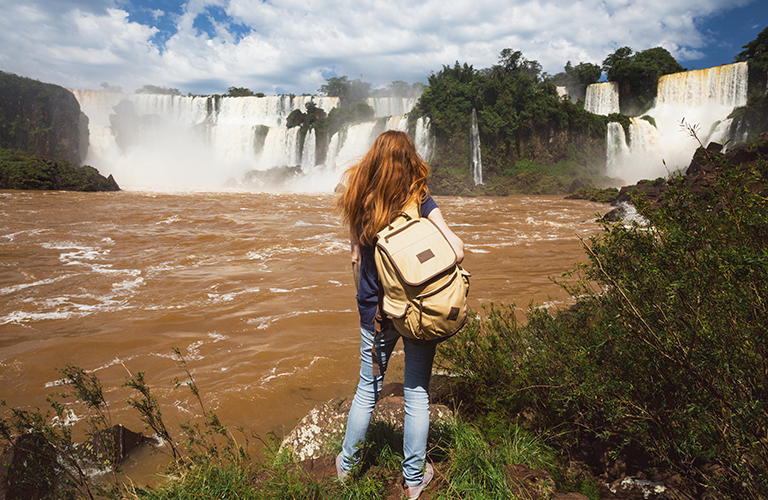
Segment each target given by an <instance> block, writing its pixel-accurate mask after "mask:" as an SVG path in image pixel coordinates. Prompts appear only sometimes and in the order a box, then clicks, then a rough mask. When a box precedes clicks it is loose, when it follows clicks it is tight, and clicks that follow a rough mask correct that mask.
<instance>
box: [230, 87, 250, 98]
mask: <svg viewBox="0 0 768 500" xmlns="http://www.w3.org/2000/svg"><path fill="white" fill-rule="evenodd" d="M227 95H228V96H229V97H253V96H254V95H255V94H254V93H253V92H252V91H251V89H247V88H245V87H229V92H227Z"/></svg>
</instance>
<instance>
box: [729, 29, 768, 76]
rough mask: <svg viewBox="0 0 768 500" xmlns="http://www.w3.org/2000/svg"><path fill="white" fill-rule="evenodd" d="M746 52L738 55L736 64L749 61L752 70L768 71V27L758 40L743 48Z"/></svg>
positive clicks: (735, 58)
mask: <svg viewBox="0 0 768 500" xmlns="http://www.w3.org/2000/svg"><path fill="white" fill-rule="evenodd" d="M742 48H743V49H744V50H743V51H741V52H739V53H738V54H736V56H735V57H734V60H735V61H736V62H742V61H747V62H749V66H750V68H752V67H754V69H756V70H759V71H762V72H764V73H765V72H766V71H768V27H766V28H765V29H763V31H761V32H760V34H759V35H757V38H755V39H754V40H752V41H751V42H749V43H748V44H746V45H744V46H743V47H742Z"/></svg>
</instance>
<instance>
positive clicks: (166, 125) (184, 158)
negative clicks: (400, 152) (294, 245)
mask: <svg viewBox="0 0 768 500" xmlns="http://www.w3.org/2000/svg"><path fill="white" fill-rule="evenodd" d="M73 93H74V94H75V97H76V98H77V100H78V102H79V103H80V107H81V109H82V110H83V112H84V113H85V114H86V115H87V116H88V118H89V129H90V148H89V151H88V157H87V158H86V163H88V164H89V165H92V166H94V167H96V168H98V169H99V170H100V171H101V173H102V174H104V175H109V174H113V175H114V177H115V179H116V180H117V181H118V183H119V184H120V185H121V187H127V188H138V189H147V188H148V189H189V188H199V189H218V188H221V187H222V186H223V185H224V184H225V183H229V184H230V185H231V182H232V180H233V179H241V178H242V177H243V176H244V174H246V173H247V172H249V171H251V170H262V171H263V170H268V169H270V168H273V167H283V166H291V167H292V166H299V167H301V171H302V172H303V173H304V174H305V175H304V176H303V178H302V179H297V183H296V185H295V186H293V187H294V188H295V189H301V190H315V191H329V190H332V189H333V188H334V187H335V186H336V184H337V183H338V181H339V178H340V175H341V173H342V172H343V170H344V169H346V168H347V167H348V166H351V165H352V164H353V163H354V162H355V161H356V160H358V159H359V158H360V157H362V155H364V154H365V152H366V151H367V150H368V148H370V146H371V144H372V143H373V140H374V139H375V138H376V135H378V134H379V133H381V132H383V131H384V130H390V129H395V130H403V131H407V128H408V120H407V117H406V116H405V115H406V114H407V113H408V112H410V111H411V110H412V108H413V106H414V105H415V102H416V99H402V98H375V99H370V100H369V101H368V102H369V104H370V105H371V107H372V108H373V109H374V110H375V113H376V119H375V120H374V121H371V122H367V123H362V124H358V125H353V126H350V127H348V128H345V129H342V130H341V131H339V132H338V133H336V134H334V136H333V137H331V138H330V140H329V144H328V145H327V148H326V149H327V154H326V156H325V160H324V162H322V164H318V160H320V158H319V157H318V155H317V151H318V150H319V145H318V144H317V140H318V138H317V134H316V133H315V131H314V130H313V129H311V130H310V131H309V132H308V133H307V134H306V136H305V137H303V138H302V137H301V133H300V129H301V127H292V128H287V126H286V121H287V118H288V115H290V113H291V112H292V111H294V110H300V111H302V112H306V110H307V105H308V104H309V103H310V102H312V103H313V104H314V105H315V106H316V107H318V108H321V109H323V110H324V111H325V112H326V113H329V112H330V111H331V110H332V109H333V108H335V107H338V105H339V100H338V98H335V97H319V96H296V97H294V96H270V97H216V96H210V97H184V96H167V95H155V94H118V93H111V92H104V91H89V90H74V91H73ZM413 133H414V136H415V140H416V142H417V144H418V145H419V148H420V149H419V152H420V153H421V154H422V155H423V156H425V157H428V156H429V155H430V149H429V148H430V145H431V142H430V140H429V135H430V134H429V130H428V121H426V122H425V121H424V120H421V119H420V120H419V121H418V122H417V123H416V130H415V131H413Z"/></svg>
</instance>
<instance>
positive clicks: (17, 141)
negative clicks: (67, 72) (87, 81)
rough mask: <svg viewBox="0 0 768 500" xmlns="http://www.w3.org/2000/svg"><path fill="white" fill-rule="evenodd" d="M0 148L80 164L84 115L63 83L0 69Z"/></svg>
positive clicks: (84, 140) (84, 151) (83, 149)
mask: <svg viewBox="0 0 768 500" xmlns="http://www.w3.org/2000/svg"><path fill="white" fill-rule="evenodd" d="M0 148H6V149H15V150H18V151H25V152H31V153H33V154H37V155H41V156H44V157H46V158H50V159H63V160H66V161H68V162H70V163H72V164H74V165H80V164H82V162H83V160H84V159H85V155H86V154H87V152H88V117H87V116H85V114H84V113H83V112H82V111H81V110H80V105H79V104H78V102H77V99H75V96H74V95H73V94H72V92H70V91H69V90H67V89H65V88H64V87H59V86H58V85H52V84H48V83H42V82H38V81H37V80H32V79H29V78H24V77H20V76H16V75H13V74H10V73H4V72H2V71H0Z"/></svg>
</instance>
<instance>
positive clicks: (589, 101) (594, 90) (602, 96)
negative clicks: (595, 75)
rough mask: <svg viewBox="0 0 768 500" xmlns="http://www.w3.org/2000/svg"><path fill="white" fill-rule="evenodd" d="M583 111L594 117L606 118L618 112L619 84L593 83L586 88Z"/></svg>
mask: <svg viewBox="0 0 768 500" xmlns="http://www.w3.org/2000/svg"><path fill="white" fill-rule="evenodd" d="M584 109H585V110H587V111H589V112H590V113H594V114H596V115H605V116H608V115H610V114H613V113H618V112H619V84H618V83H616V82H603V83H593V84H592V85H589V86H588V87H587V96H586V98H585V100H584Z"/></svg>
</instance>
